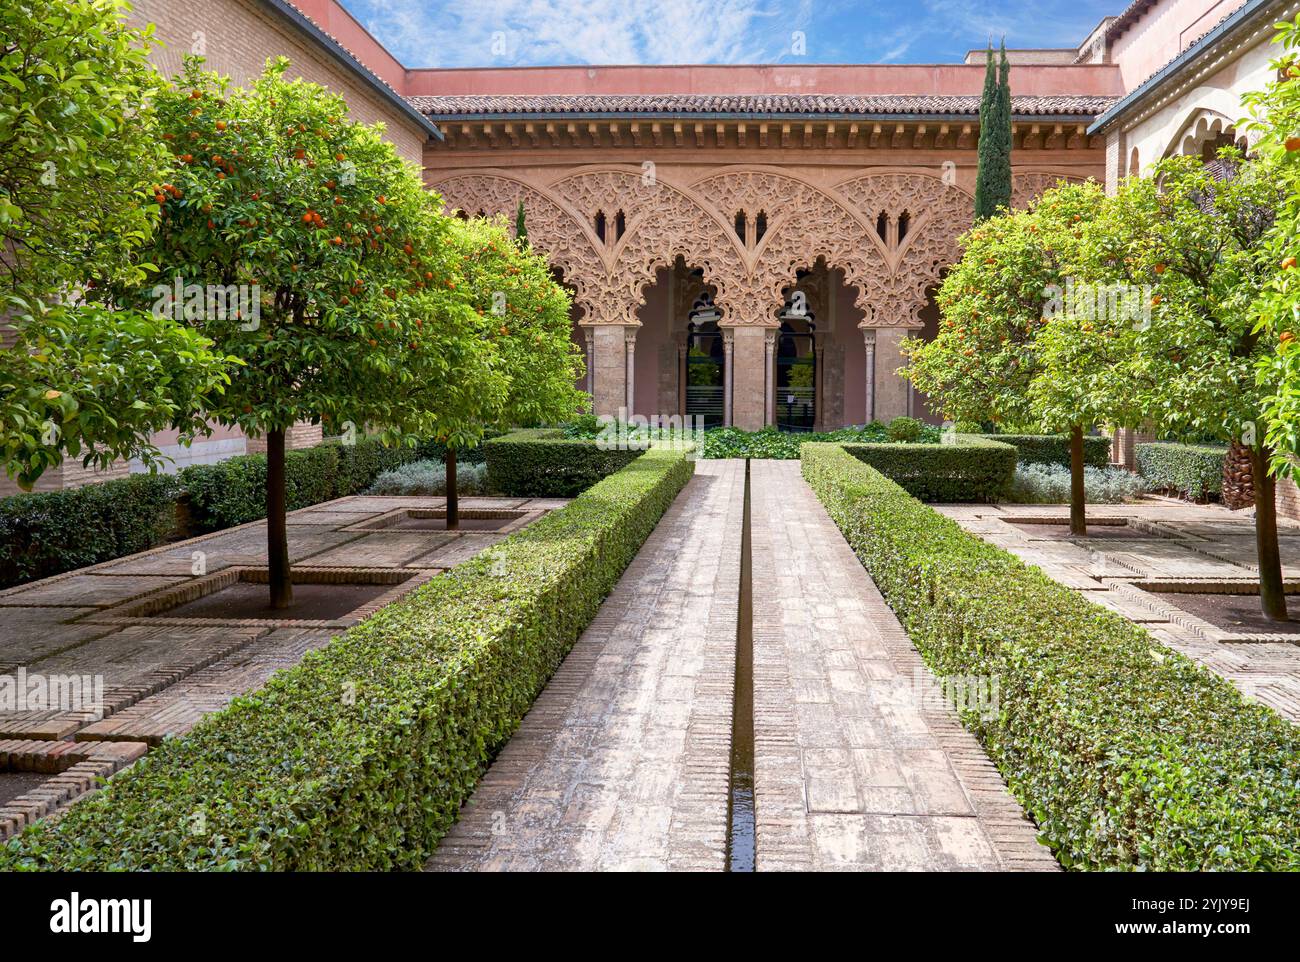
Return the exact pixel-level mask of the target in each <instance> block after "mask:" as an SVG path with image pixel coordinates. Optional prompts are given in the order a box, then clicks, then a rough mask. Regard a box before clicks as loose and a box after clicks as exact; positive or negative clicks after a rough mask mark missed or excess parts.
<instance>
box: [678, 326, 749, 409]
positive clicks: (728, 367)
mask: <svg viewBox="0 0 1300 962" xmlns="http://www.w3.org/2000/svg"><path fill="white" fill-rule="evenodd" d="M722 354H723V358H722V362H723V363H722V424H723V426H724V427H728V428H729V427H731V373H732V371H734V370H735V369H736V339H735V338H734V337H732V334H731V328H729V327H724V328H723V329H722ZM683 410H684V409H683Z"/></svg>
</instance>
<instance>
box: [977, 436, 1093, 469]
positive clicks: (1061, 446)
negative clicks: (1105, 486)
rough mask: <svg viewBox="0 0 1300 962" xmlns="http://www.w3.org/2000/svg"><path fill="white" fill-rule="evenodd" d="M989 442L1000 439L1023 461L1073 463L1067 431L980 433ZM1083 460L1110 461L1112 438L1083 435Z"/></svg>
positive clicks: (1091, 464) (1086, 463)
mask: <svg viewBox="0 0 1300 962" xmlns="http://www.w3.org/2000/svg"><path fill="white" fill-rule="evenodd" d="M980 437H982V438H987V439H988V440H990V441H1001V442H1002V443H1003V444H1009V445H1011V446H1012V447H1013V448H1015V449H1016V451H1017V453H1018V454H1019V457H1020V463H1021V464H1059V465H1061V466H1063V467H1067V468H1068V467H1069V466H1070V436H1069V435H1068V434H981V435H980ZM1083 463H1084V464H1085V465H1087V466H1089V467H1093V468H1104V467H1107V466H1108V465H1109V464H1110V438H1108V437H1105V436H1104V435H1084V438H1083Z"/></svg>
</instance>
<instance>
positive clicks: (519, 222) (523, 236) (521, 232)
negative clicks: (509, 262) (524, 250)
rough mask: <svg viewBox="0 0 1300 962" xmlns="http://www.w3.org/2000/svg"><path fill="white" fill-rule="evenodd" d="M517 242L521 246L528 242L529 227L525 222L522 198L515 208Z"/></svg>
mask: <svg viewBox="0 0 1300 962" xmlns="http://www.w3.org/2000/svg"><path fill="white" fill-rule="evenodd" d="M515 243H516V244H518V245H519V246H520V247H524V246H527V244H528V227H527V225H526V224H525V223H524V202H523V201H522V200H521V201H520V202H519V206H518V207H517V208H515Z"/></svg>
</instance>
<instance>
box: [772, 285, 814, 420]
mask: <svg viewBox="0 0 1300 962" xmlns="http://www.w3.org/2000/svg"><path fill="white" fill-rule="evenodd" d="M811 273H812V272H811V271H799V272H798V274H799V280H804V279H805V278H806V277H808V276H809V275H810V274H811ZM777 317H778V318H779V319H780V321H781V327H780V328H779V329H778V331H777V336H776V380H775V384H774V387H775V397H774V399H773V405H774V409H775V411H774V419H775V421H776V426H777V427H778V428H780V429H781V430H782V431H812V430H813V429H814V428H815V427H816V425H817V314H816V311H815V310H814V309H813V308H811V307H810V306H809V305H808V302H807V291H806V290H800V289H799V287H798V285H797V284H796V286H795V287H793V288H788V289H787V291H786V301H785V305H784V306H783V307H782V308H781V310H780V312H778V314H777Z"/></svg>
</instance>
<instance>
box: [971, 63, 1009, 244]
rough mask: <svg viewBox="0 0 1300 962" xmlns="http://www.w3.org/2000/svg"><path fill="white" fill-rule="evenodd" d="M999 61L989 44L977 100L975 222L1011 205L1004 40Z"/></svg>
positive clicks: (1007, 93) (1007, 65)
mask: <svg viewBox="0 0 1300 962" xmlns="http://www.w3.org/2000/svg"><path fill="white" fill-rule="evenodd" d="M1000 52H1001V56H1000V62H999V63H996V64H995V63H994V60H993V45H992V44H990V45H989V49H988V58H987V61H986V63H985V67H984V93H983V96H982V97H981V98H980V141H979V167H978V170H977V173H976V178H975V219H976V220H977V221H980V220H984V219H985V218H986V217H992V216H993V215H994V214H996V213H997V210H998V208H999V207H1007V208H1009V207H1010V206H1011V64H1010V62H1009V61H1008V60H1007V45H1006V41H1005V40H1004V41H1003V42H1002V46H1001V51H1000Z"/></svg>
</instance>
